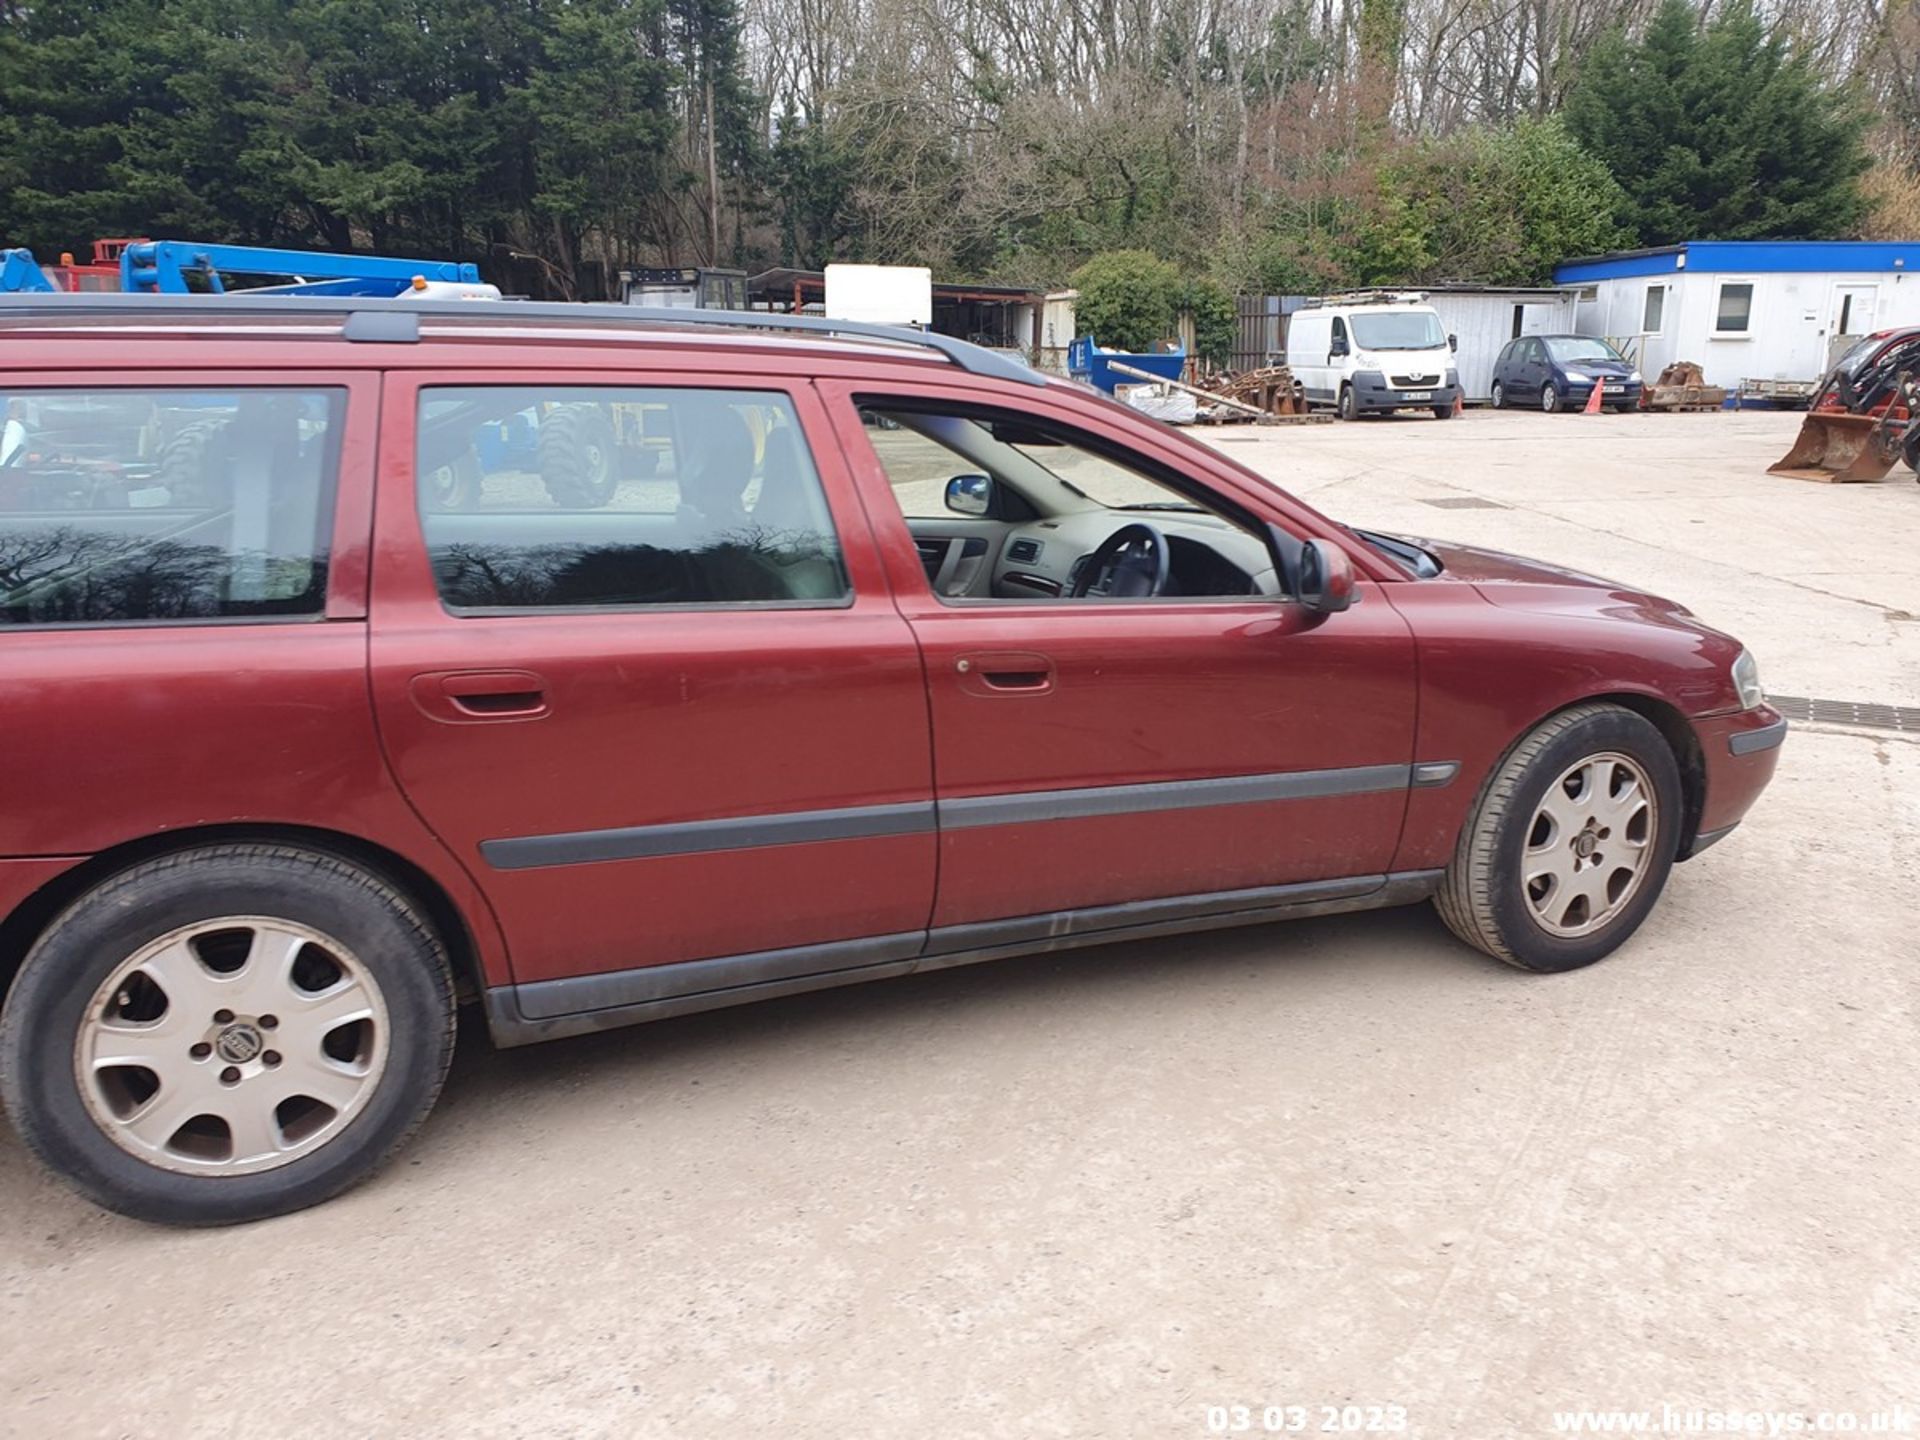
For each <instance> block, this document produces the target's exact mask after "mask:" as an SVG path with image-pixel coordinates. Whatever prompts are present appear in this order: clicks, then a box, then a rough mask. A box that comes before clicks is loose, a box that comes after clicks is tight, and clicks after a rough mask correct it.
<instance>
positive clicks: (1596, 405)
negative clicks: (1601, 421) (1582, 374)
mask: <svg viewBox="0 0 1920 1440" xmlns="http://www.w3.org/2000/svg"><path fill="white" fill-rule="evenodd" d="M1600 388H1601V387H1600V381H1599V378H1598V377H1597V376H1596V377H1595V379H1594V382H1593V393H1592V394H1590V395H1589V396H1587V408H1586V409H1584V410H1582V411H1581V412H1580V413H1581V414H1582V415H1598V414H1599V413H1600Z"/></svg>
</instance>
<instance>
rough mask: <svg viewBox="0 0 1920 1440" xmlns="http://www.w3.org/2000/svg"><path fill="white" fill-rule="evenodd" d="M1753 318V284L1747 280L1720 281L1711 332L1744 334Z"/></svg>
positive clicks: (1717, 333)
mask: <svg viewBox="0 0 1920 1440" xmlns="http://www.w3.org/2000/svg"><path fill="white" fill-rule="evenodd" d="M1752 320H1753V286H1752V284H1751V283H1749V282H1747V281H1744V280H1743V281H1738V282H1734V281H1722V282H1721V284H1720V290H1719V294H1718V295H1717V297H1716V298H1715V301H1714V313H1713V333H1714V334H1716V335H1745V334H1747V333H1748V331H1749V329H1750V327H1751V324H1752Z"/></svg>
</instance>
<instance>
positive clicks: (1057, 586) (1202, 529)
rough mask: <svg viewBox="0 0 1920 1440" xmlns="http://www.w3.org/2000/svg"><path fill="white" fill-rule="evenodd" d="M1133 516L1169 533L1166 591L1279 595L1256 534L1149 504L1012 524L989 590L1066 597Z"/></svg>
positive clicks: (1021, 596) (1204, 516) (1004, 595)
mask: <svg viewBox="0 0 1920 1440" xmlns="http://www.w3.org/2000/svg"><path fill="white" fill-rule="evenodd" d="M1131 521H1144V522H1145V523H1147V524H1149V525H1151V526H1153V527H1154V528H1155V529H1157V530H1158V531H1160V533H1161V534H1163V535H1165V536H1166V537H1167V552H1168V563H1169V566H1170V570H1171V578H1170V583H1169V584H1168V586H1167V589H1166V593H1167V594H1168V595H1277V594H1279V593H1280V586H1279V583H1278V581H1277V580H1276V578H1275V576H1274V573H1273V558H1272V556H1271V555H1269V554H1268V552H1267V548H1266V546H1265V545H1263V544H1262V543H1261V542H1260V541H1259V540H1258V539H1256V538H1255V537H1254V536H1252V535H1249V534H1248V533H1247V532H1246V531H1244V530H1242V529H1240V528H1239V527H1238V526H1236V525H1231V524H1229V523H1228V522H1226V521H1225V520H1221V519H1219V518H1217V517H1215V516H1212V515H1207V514H1199V513H1192V512H1188V511H1184V510H1182V511H1168V510H1152V509H1135V510H1088V511H1083V512H1080V513H1078V514H1073V515H1057V516H1053V517H1050V518H1048V519H1045V520H1030V521H1026V522H1023V523H1021V524H1019V525H1016V526H1014V527H1013V528H1011V529H1009V530H1008V532H1007V535H1006V539H1005V541H1004V542H1003V543H1002V544H1001V546H1000V554H999V556H998V557H997V559H996V560H995V563H994V572H993V581H992V587H993V588H992V593H993V594H994V595H995V596H996V597H999V598H1002V599H1030V598H1036V597H1038V598H1052V597H1054V596H1057V595H1064V594H1065V593H1067V591H1068V589H1069V588H1070V587H1071V586H1072V584H1073V580H1074V575H1075V572H1076V570H1077V569H1078V567H1079V566H1080V564H1081V563H1082V562H1083V561H1084V560H1085V559H1086V558H1087V557H1088V556H1089V555H1091V554H1092V553H1093V552H1094V550H1095V549H1096V548H1097V547H1098V546H1099V544H1100V542H1101V541H1103V540H1105V539H1106V538H1107V537H1108V536H1109V535H1111V534H1112V533H1113V532H1114V531H1116V530H1118V529H1119V528H1120V527H1121V526H1123V525H1126V524H1128V523H1129V522H1131Z"/></svg>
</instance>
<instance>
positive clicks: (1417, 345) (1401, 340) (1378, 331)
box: [1349, 310, 1447, 350]
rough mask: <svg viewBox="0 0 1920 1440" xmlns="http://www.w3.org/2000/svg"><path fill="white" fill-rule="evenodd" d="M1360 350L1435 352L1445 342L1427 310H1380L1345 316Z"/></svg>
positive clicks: (1438, 319) (1435, 320)
mask: <svg viewBox="0 0 1920 1440" xmlns="http://www.w3.org/2000/svg"><path fill="white" fill-rule="evenodd" d="M1349 323H1350V324H1351V325H1352V326H1353V338H1354V340H1355V342H1356V343H1357V344H1358V345H1359V346H1360V348H1361V349H1362V350H1438V349H1439V348H1440V347H1441V346H1442V345H1445V344H1446V343H1447V332H1446V331H1444V330H1442V329H1441V328H1440V317H1439V316H1438V315H1435V314H1434V313H1433V312H1432V311H1431V310H1384V311H1376V312H1375V313H1373V314H1370V315H1353V316H1350V317H1349Z"/></svg>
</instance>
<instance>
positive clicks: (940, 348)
mask: <svg viewBox="0 0 1920 1440" xmlns="http://www.w3.org/2000/svg"><path fill="white" fill-rule="evenodd" d="M369 312H371V313H373V314H379V315H386V316H388V317H389V319H388V320H386V321H372V322H367V321H361V322H358V323H355V322H354V320H353V317H354V316H357V315H361V314H366V313H369ZM236 313H238V314H243V315H267V316H281V317H289V316H295V315H302V316H344V317H347V318H346V320H345V321H344V322H343V329H344V333H345V336H346V338H347V339H349V340H355V339H365V340H378V341H383V342H385V343H389V344H395V343H401V344H404V343H407V342H409V341H414V340H418V339H419V338H420V325H419V322H420V320H422V319H426V320H503V321H526V322H533V323H536V324H542V325H548V324H560V325H593V326H599V327H602V328H604V327H608V326H615V327H627V328H632V329H636V330H653V329H659V328H662V327H676V328H677V327H692V328H696V329H715V330H729V329H731V330H789V331H795V332H798V333H801V334H806V335H827V336H835V337H840V338H850V339H858V340H883V341H886V342H887V343H889V344H892V345H910V346H914V347H916V348H919V349H923V350H933V351H936V352H938V353H939V354H941V355H943V356H945V357H946V358H947V359H948V360H951V361H952V362H953V363H954V364H955V365H958V366H959V367H960V368H961V369H963V370H965V371H966V372H967V373H968V374H970V375H986V376H991V377H993V378H994V379H997V380H1016V381H1019V382H1020V383H1021V384H1025V385H1044V384H1046V383H1047V381H1046V377H1045V376H1044V375H1042V374H1041V373H1040V372H1039V371H1037V370H1034V369H1032V368H1030V367H1028V366H1025V365H1021V364H1018V363H1017V362H1015V361H1012V360H1009V359H1008V358H1007V357H1006V356H1004V355H1000V354H996V353H995V352H994V351H992V350H988V349H986V348H985V347H984V346H980V345H974V344H971V343H969V342H968V341H965V340H956V339H954V338H953V337H952V336H951V335H936V334H934V333H932V332H931V331H927V330H910V329H907V328H906V327H904V326H899V325H871V324H868V323H867V322H865V321H862V320H828V319H826V318H824V317H822V316H818V315H783V314H777V313H775V312H773V311H770V310H679V309H665V308H658V307H654V306H643V305H616V304H608V303H601V302H596V303H590V304H575V303H565V302H560V303H556V302H547V301H533V300H434V299H414V298H411V297H409V296H406V295H400V296H396V297H394V298H392V299H388V298H386V297H384V296H359V295H339V296H334V295H329V296H308V295H285V294H280V295H250V294H248V293H247V292H245V291H241V292H239V293H237V294H227V295H126V294H120V295H103V294H88V295H0V319H5V318H6V317H8V316H13V315H31V316H35V317H39V316H46V317H51V318H55V319H58V318H64V317H72V318H79V317H81V316H87V317H102V316H136V317H140V318H147V317H150V316H156V315H197V316H209V315H214V314H220V315H231V314H236ZM403 315H404V316H410V317H413V323H412V325H411V326H408V325H406V324H405V323H404V322H401V323H395V322H396V321H398V320H399V317H400V316H403Z"/></svg>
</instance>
